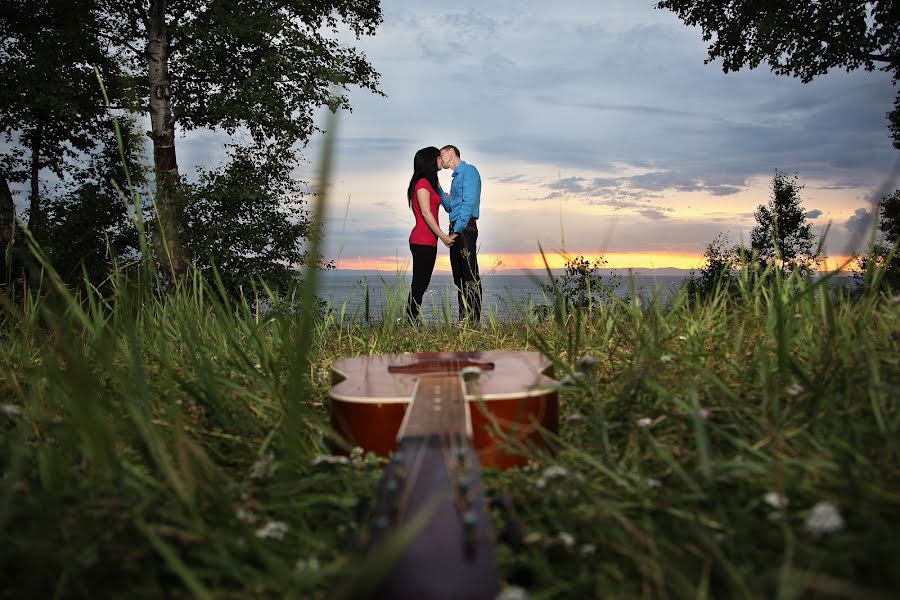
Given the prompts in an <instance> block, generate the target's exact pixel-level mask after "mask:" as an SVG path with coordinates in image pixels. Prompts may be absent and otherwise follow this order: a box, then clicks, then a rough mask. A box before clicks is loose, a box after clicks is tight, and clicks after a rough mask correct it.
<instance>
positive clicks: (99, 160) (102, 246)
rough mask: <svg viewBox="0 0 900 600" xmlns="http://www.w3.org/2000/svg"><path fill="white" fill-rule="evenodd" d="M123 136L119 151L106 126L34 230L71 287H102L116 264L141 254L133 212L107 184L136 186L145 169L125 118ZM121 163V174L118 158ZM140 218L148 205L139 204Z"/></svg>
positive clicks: (130, 123)
mask: <svg viewBox="0 0 900 600" xmlns="http://www.w3.org/2000/svg"><path fill="white" fill-rule="evenodd" d="M119 123H120V126H121V127H122V130H123V131H124V132H125V135H124V136H123V137H122V142H123V145H122V152H121V153H120V147H119V144H118V140H117V138H116V135H115V131H114V130H113V128H112V126H111V124H110V123H109V122H107V123H106V127H105V129H103V130H101V131H99V132H98V134H101V135H102V137H100V138H99V139H98V140H97V144H98V148H97V151H96V152H93V153H92V154H90V155H88V156H87V157H85V162H87V168H85V169H84V170H81V171H78V172H76V173H75V174H74V176H73V181H72V183H71V184H70V185H69V186H67V187H68V191H64V192H62V193H59V194H56V195H52V196H48V198H47V222H46V224H45V227H44V228H43V230H41V231H39V232H35V239H36V240H37V241H38V242H40V243H41V245H42V246H43V247H44V249H45V251H46V252H47V255H48V257H49V259H50V261H51V262H52V264H53V266H54V268H55V269H56V271H57V272H58V273H59V275H60V277H61V278H62V280H63V281H64V282H65V283H66V285H69V286H71V287H81V286H84V285H94V286H100V287H101V288H103V289H106V288H107V287H108V285H109V284H110V281H109V276H110V274H111V273H112V272H113V270H114V267H115V265H116V264H117V263H124V262H127V261H133V260H136V259H139V258H146V257H143V256H142V253H141V251H140V245H139V241H138V229H137V228H136V227H135V222H134V220H135V215H134V214H133V212H134V211H133V210H131V212H129V208H128V206H127V204H126V199H125V198H123V197H122V196H121V195H120V194H119V191H118V190H117V189H116V187H114V184H113V182H125V181H127V180H128V179H130V180H131V182H132V184H133V185H142V184H143V183H145V181H144V171H145V169H144V168H143V166H142V165H141V164H140V159H141V151H140V150H141V139H140V135H139V134H138V133H137V132H136V131H135V126H134V122H133V121H131V120H130V119H121V120H120V121H119ZM123 158H124V159H125V164H126V165H127V171H128V174H129V175H128V177H127V178H126V176H125V169H123V163H122V159H123ZM141 209H142V210H143V211H144V212H145V214H150V210H149V207H147V206H142V207H141Z"/></svg>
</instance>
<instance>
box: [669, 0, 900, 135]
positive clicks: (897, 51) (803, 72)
mask: <svg viewBox="0 0 900 600" xmlns="http://www.w3.org/2000/svg"><path fill="white" fill-rule="evenodd" d="M656 7H657V8H660V9H669V10H671V11H672V12H674V13H675V14H676V15H678V18H679V19H681V20H682V21H684V22H685V24H687V25H691V26H699V27H700V29H701V31H702V32H703V40H704V41H706V42H711V43H710V45H709V47H708V51H709V58H707V60H706V61H705V62H707V63H709V62H712V61H714V60H716V59H719V58H721V59H722V69H723V70H724V71H725V72H726V73H727V72H729V71H737V70H739V69H741V68H742V67H743V66H745V65H747V66H749V67H750V68H751V69H754V68H756V67H758V66H759V65H760V64H761V63H763V62H766V63H768V64H769V66H770V67H771V68H772V70H773V71H774V72H775V73H777V74H779V75H791V76H794V77H800V78H801V79H802V80H803V81H804V82H809V81H810V80H812V79H813V78H814V77H816V76H818V75H823V74H825V73H826V72H828V70H829V69H832V68H835V67H840V68H844V69H846V70H847V71H852V70H855V69H859V68H863V69H865V70H867V71H872V70H874V69H876V68H877V69H879V70H881V71H886V72H889V73H891V74H892V75H893V80H894V83H895V84H896V83H897V81H898V79H900V33H898V32H900V10H898V6H897V2H896V1H894V0H880V1H879V0H876V1H873V2H860V1H858V0H829V1H827V2H825V1H823V2H808V1H802V0H767V1H765V2H760V1H758V0H661V1H660V2H658V3H657V4H656ZM888 119H889V122H890V131H891V136H892V138H893V142H894V147H895V148H898V149H900V92H898V95H897V98H896V100H895V102H894V109H893V110H892V111H891V112H889V113H888Z"/></svg>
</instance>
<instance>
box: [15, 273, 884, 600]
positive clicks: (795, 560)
mask: <svg viewBox="0 0 900 600" xmlns="http://www.w3.org/2000/svg"><path fill="white" fill-rule="evenodd" d="M192 275H193V276H192V277H189V278H188V279H186V280H185V282H183V283H181V284H179V285H178V286H177V287H176V289H175V290H174V291H173V292H172V293H171V294H169V295H164V296H157V295H155V294H153V293H148V291H147V290H143V289H142V288H141V286H139V285H137V286H136V285H131V284H126V282H125V281H122V280H118V279H117V281H118V283H119V284H118V285H115V286H113V288H112V292H111V293H110V294H109V295H107V296H100V295H97V294H94V293H91V292H88V293H87V294H86V295H85V296H84V302H83V303H78V302H77V301H75V298H74V297H73V296H72V295H71V293H70V292H69V291H67V290H66V289H65V288H64V287H58V286H56V285H55V284H54V279H53V277H52V275H48V278H47V280H46V281H47V287H46V288H45V289H41V290H33V291H31V292H29V293H28V294H27V295H26V298H25V301H24V302H22V303H21V307H18V306H15V305H13V304H12V303H9V302H5V303H3V305H2V313H0V336H2V339H3V342H4V343H3V344H2V345H0V393H2V397H3V401H2V407H0V408H2V410H0V476H2V481H3V482H4V485H3V486H2V487H0V536H2V539H3V540H4V543H3V544H0V577H2V579H3V582H4V591H5V592H7V593H8V595H10V596H12V597H50V596H53V595H57V596H59V597H84V596H92V597H105V596H114V595H117V594H119V593H121V590H123V589H127V590H128V595H129V597H135V598H144V597H147V598H150V597H187V596H192V597H218V596H225V597H251V596H252V597H285V596H288V597H296V598H329V597H332V595H333V594H334V592H335V590H338V589H340V588H341V587H342V586H343V584H345V583H346V582H347V581H348V580H349V579H351V578H352V577H354V575H355V574H357V573H359V572H363V571H364V569H362V568H361V567H363V566H364V564H365V563H364V561H365V560H366V558H365V556H364V555H363V553H362V552H361V551H360V550H359V549H357V548H355V547H354V546H353V540H354V539H359V538H360V537H361V536H362V535H364V531H365V529H364V528H365V525H364V524H363V523H359V522H358V521H356V519H355V518H354V512H355V510H354V507H355V506H356V504H357V502H358V501H359V499H360V498H372V497H374V494H375V493H376V482H377V480H378V478H379V476H380V474H381V467H380V464H379V462H378V461H377V460H375V459H374V458H373V457H368V458H365V457H356V458H353V459H351V460H349V461H348V463H347V464H344V465H328V464H325V463H323V464H314V461H313V459H314V458H315V457H316V455H317V454H319V453H324V452H327V446H326V444H325V440H326V439H327V436H328V427H327V408H326V407H327V391H328V388H329V386H330V377H329V366H330V364H331V363H332V361H333V360H335V359H336V358H339V357H343V356H353V355H358V354H362V353H371V352H384V353H392V352H406V351H410V352H416V351H455V350H471V349H472V348H494V349H510V350H513V349H528V350H533V349H538V350H541V351H543V352H545V353H546V354H547V355H548V356H549V357H550V358H551V359H552V360H553V362H554V365H555V367H556V373H557V377H558V378H560V379H561V378H563V376H564V375H575V374H576V373H579V372H578V369H577V365H578V364H579V363H580V362H583V361H579V358H580V357H582V356H585V355H589V356H592V357H594V358H595V362H596V370H595V371H592V372H589V373H587V374H585V375H580V376H575V377H572V378H570V379H571V380H572V381H574V384H573V385H570V386H566V387H563V388H562V389H561V390H560V393H561V402H560V411H561V414H560V423H561V430H560V432H559V436H558V437H557V438H554V444H553V445H554V447H555V449H556V451H555V454H552V455H550V454H540V453H533V452H532V451H531V450H529V449H527V448H520V449H519V451H521V452H525V453H528V455H529V456H530V457H531V458H532V459H533V463H532V465H531V466H529V467H527V468H522V469H514V470H510V471H506V472H495V471H490V472H488V473H486V477H485V483H486V488H487V491H488V492H489V493H498V494H508V495H509V496H510V497H511V499H512V502H513V505H514V508H515V516H510V515H508V514H506V515H504V514H501V513H496V514H494V520H495V523H497V525H498V526H500V525H502V524H504V523H505V522H509V521H511V522H512V523H514V524H516V525H518V527H519V528H520V529H521V531H522V533H523V534H524V535H523V543H522V544H520V545H514V543H513V542H514V540H511V539H501V540H500V541H499V542H498V547H497V551H498V560H499V567H500V574H501V577H502V579H503V580H504V582H506V583H514V584H516V585H519V586H522V587H525V588H527V589H528V591H529V594H530V595H532V596H535V597H565V598H593V597H618V598H633V597H649V598H665V597H670V598H671V597H691V598H693V597H715V598H731V597H805V596H814V595H820V594H825V593H830V592H839V593H838V594H837V595H839V596H840V595H841V594H843V595H844V596H849V597H878V596H879V595H881V596H885V597H889V596H890V594H891V593H892V590H895V589H897V587H898V586H900V579H898V576H900V575H898V574H900V569H898V568H897V567H898V566H900V565H898V562H897V560H898V559H897V557H898V556H900V545H898V544H900V542H898V539H897V536H896V535H893V531H894V528H893V527H892V524H893V523H895V522H896V521H897V520H898V519H900V502H898V500H897V499H898V498H900V478H898V473H900V471H898V469H897V465H898V461H900V405H898V402H897V398H900V370H898V369H897V362H896V357H897V356H898V355H900V339H898V338H897V337H896V336H893V335H892V334H893V332H895V331H897V329H898V327H900V304H898V303H896V302H892V301H891V300H890V298H887V297H885V296H883V295H880V294H864V295H863V296H862V297H861V298H859V299H858V300H856V301H850V300H849V299H847V298H845V297H838V296H836V295H834V294H832V293H830V292H829V290H828V289H827V288H826V287H825V284H824V283H822V282H821V281H820V282H818V283H812V282H811V281H810V280H809V279H807V278H804V277H802V276H801V275H800V274H799V273H792V274H789V275H786V276H783V277H777V278H770V279H768V280H765V281H764V280H756V281H755V282H749V283H748V281H746V280H744V279H739V281H738V286H739V292H738V294H739V296H738V297H736V298H733V299H732V298H729V297H727V296H724V295H723V296H720V297H718V298H716V299H715V300H713V301H711V302H708V303H705V304H692V303H689V302H688V301H687V297H686V295H685V294H684V293H680V294H678V295H677V296H676V297H675V298H673V299H672V300H671V301H670V302H668V303H666V304H662V303H660V302H649V303H647V304H645V305H644V306H639V305H637V304H635V303H631V302H625V303H611V304H603V305H601V306H598V307H596V308H595V312H594V313H593V316H592V318H590V319H581V320H577V321H576V320H567V321H566V322H565V323H564V324H562V325H561V324H559V323H557V322H555V321H547V322H535V321H531V320H527V319H526V320H523V321H516V322H508V323H504V322H499V321H494V322H488V323H487V324H486V327H485V328H484V329H481V328H477V329H473V328H460V329H448V328H446V327H444V326H443V325H442V324H438V325H436V326H418V327H416V328H415V329H411V328H410V327H407V326H396V325H395V324H394V323H393V320H391V319H386V320H385V321H384V322H383V323H380V324H378V325H375V326H369V325H365V324H362V323H358V322H356V323H354V322H342V321H340V320H339V318H338V316H337V315H335V314H331V315H330V316H328V317H327V318H325V319H323V320H320V321H318V322H316V323H315V324H314V327H313V328H312V329H310V330H309V336H308V337H303V335H302V334H301V332H302V331H303V329H304V326H303V325H302V324H301V323H299V322H298V321H297V319H296V317H295V315H294V314H293V313H291V312H289V311H280V310H274V311H272V313H271V314H270V315H269V316H261V315H259V314H257V313H256V312H254V311H252V310H251V309H250V308H249V307H248V306H247V305H245V304H242V303H238V304H231V305H228V306H226V305H225V304H223V302H222V300H221V299H220V298H219V297H218V295H217V293H216V292H215V291H214V289H213V288H212V287H211V286H210V285H209V284H208V283H207V282H206V281H204V279H203V277H202V276H200V275H199V274H196V273H194V274H192ZM114 277H116V278H117V277H119V275H115V274H114ZM271 300H272V302H273V303H275V305H276V308H277V306H278V303H279V299H278V298H277V297H273V298H272V299H271ZM399 310H402V307H401V308H400V309H399ZM301 347H304V348H306V349H308V351H309V352H310V355H309V362H306V361H305V360H304V359H303V358H302V357H301V356H300V352H298V349H299V348H301ZM295 377H301V378H304V379H305V381H306V386H307V387H305V390H306V393H305V394H304V395H303V396H302V397H297V396H296V395H294V392H293V388H292V387H291V381H292V379H293V378H295ZM892 390H893V391H892ZM289 405H290V406H293V409H292V410H294V411H295V412H294V413H293V414H292V415H291V418H290V419H288V418H287V412H286V411H287V408H286V407H287V406H289ZM282 424H284V425H283V426H282ZM288 432H290V434H288ZM291 436H295V437H291ZM551 467H552V469H551ZM781 498H783V499H785V500H784V501H780V500H779V499H781ZM822 502H827V503H830V504H831V505H833V506H834V507H835V508H836V509H837V511H838V512H839V514H840V515H841V522H842V525H837V526H835V528H834V529H832V530H830V531H829V532H824V531H822V530H821V529H816V528H814V527H812V526H811V525H810V519H811V517H812V515H813V512H814V507H815V506H816V505H817V504H819V503H822ZM270 523H282V524H283V527H275V528H274V529H280V530H282V531H283V532H284V535H283V536H282V537H280V538H279V537H266V536H265V535H264V532H265V531H267V529H266V526H267V525H268V524H270ZM268 531H273V528H272V527H269V528H268Z"/></svg>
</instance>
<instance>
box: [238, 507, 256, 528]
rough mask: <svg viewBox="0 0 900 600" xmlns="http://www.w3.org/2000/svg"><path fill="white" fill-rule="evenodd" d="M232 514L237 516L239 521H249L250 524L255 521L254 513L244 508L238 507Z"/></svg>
mask: <svg viewBox="0 0 900 600" xmlns="http://www.w3.org/2000/svg"><path fill="white" fill-rule="evenodd" d="M234 516H236V517H237V518H238V520H239V521H243V522H244V523H249V524H250V525H252V524H253V523H256V514H255V513H253V512H250V511H249V510H245V509H243V508H239V509H237V510H236V511H235V513H234Z"/></svg>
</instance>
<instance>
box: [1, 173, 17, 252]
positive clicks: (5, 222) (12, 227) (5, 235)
mask: <svg viewBox="0 0 900 600" xmlns="http://www.w3.org/2000/svg"><path fill="white" fill-rule="evenodd" d="M15 231H16V205H15V204H14V203H13V197H12V192H11V191H9V182H8V181H7V180H6V175H5V174H3V173H0V252H5V251H6V249H7V248H8V247H9V245H10V244H11V243H12V241H13V235H14V233H15Z"/></svg>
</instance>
